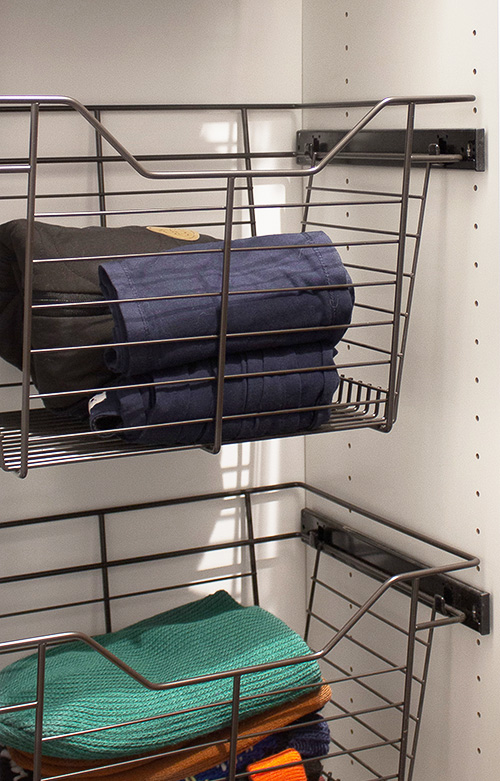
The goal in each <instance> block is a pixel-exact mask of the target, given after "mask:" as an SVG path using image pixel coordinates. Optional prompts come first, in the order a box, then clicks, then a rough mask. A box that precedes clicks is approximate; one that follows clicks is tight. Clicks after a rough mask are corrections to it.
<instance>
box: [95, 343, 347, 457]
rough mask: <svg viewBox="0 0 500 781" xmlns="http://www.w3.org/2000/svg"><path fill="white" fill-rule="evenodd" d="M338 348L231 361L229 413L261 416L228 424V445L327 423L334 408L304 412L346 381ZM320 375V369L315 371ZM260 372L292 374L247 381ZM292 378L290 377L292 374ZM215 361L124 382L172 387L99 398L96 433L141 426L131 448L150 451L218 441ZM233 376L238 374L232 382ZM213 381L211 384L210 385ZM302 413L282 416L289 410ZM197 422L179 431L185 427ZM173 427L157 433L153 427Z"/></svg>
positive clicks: (130, 434) (131, 436)
mask: <svg viewBox="0 0 500 781" xmlns="http://www.w3.org/2000/svg"><path fill="white" fill-rule="evenodd" d="M335 352H336V351H335V350H334V348H332V347H331V346H330V345H325V344H312V345H311V344H309V345H307V344H306V345H298V346H297V347H296V348H281V349H275V350H265V351H262V350H257V351H254V352H250V353H245V354H243V355H235V356H228V358H227V361H226V369H225V375H226V380H225V383H224V415H240V414H243V415H244V414H246V413H262V412H269V411H273V410H276V411H277V414H270V415H265V414H264V415H259V414H254V415H250V416H249V417H247V418H236V419H233V420H226V421H225V422H224V423H223V429H222V434H223V441H226V442H227V441H236V440H240V441H241V440H247V439H253V438H263V437H268V436H275V435H280V434H293V433H296V432H299V431H303V430H309V429H311V428H316V427H318V426H319V425H321V424H322V423H324V422H326V420H327V419H328V415H329V410H328V409H326V410H309V411H307V410H306V409H301V408H307V407H316V406H318V405H327V404H330V403H331V401H332V396H333V394H334V392H335V389H336V388H337V385H338V382H339V377H338V374H337V371H336V369H335V367H334V365H333V356H334V354H335ZM313 369H317V371H313ZM253 372H285V373H277V374H270V375H266V376H256V377H255V376H240V375H248V374H251V373H253ZM286 372H288V373H286ZM215 374H216V362H215V361H203V362H199V363H191V364H188V365H186V366H183V367H180V368H179V369H175V370H174V369H171V370H169V371H164V372H158V373H152V374H149V375H144V376H136V377H131V378H124V384H127V383H132V382H134V383H148V382H149V383H161V382H168V383H171V384H166V385H155V386H150V387H147V386H141V387H134V388H126V387H123V388H120V389H118V390H108V391H107V392H106V394H99V396H97V397H95V398H94V400H92V401H91V403H90V405H89V416H90V425H91V428H92V429H93V430H96V431H98V430H103V429H107V428H119V427H122V426H123V427H129V426H138V427H139V428H138V429H136V430H134V431H124V432H120V436H122V437H123V438H124V439H127V440H128V441H131V442H136V443H140V444H144V445H165V446H174V445H190V444H193V443H197V444H198V443H200V444H201V443H208V442H212V441H213V438H214V424H213V422H212V420H209V421H208V422H207V421H200V422H194V421H196V420H199V419H203V418H213V416H214V414H215V406H216V382H215V380H214V379H213V378H214V376H215ZM230 375H235V377H234V378H233V379H231V377H230ZM210 378H212V379H210ZM287 409H290V410H293V409H299V411H297V412H289V413H282V414H280V411H283V410H287ZM183 420H184V421H193V422H192V423H187V424H185V425H179V421H183ZM165 423H167V424H168V423H173V424H175V425H162V426H159V427H158V428H144V427H145V426H148V425H155V424H165Z"/></svg>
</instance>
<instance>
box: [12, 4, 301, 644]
mask: <svg viewBox="0 0 500 781" xmlns="http://www.w3.org/2000/svg"><path fill="white" fill-rule="evenodd" d="M1 18H2V23H1V25H0V92H1V93H2V94H11V95H12V94H54V95H58V94H59V95H71V96H73V97H75V98H77V99H79V100H81V101H82V102H84V103H85V102H94V103H99V102H101V103H120V102H129V103H130V102H132V103H134V102H139V103H148V102H150V103H155V102H156V103H183V102H184V103H193V102H201V103H213V102H229V103H230V102H238V101H239V102H287V101H288V102H299V101H300V99H301V68H302V62H301V34H302V27H301V0H292V2H289V0H271V2H269V1H268V0H257V2H256V1H255V0H238V1H237V2H233V0H222V1H221V2H217V3H214V2H212V1H211V0H169V2H167V3H166V2H164V1H163V0H143V2H140V3H138V2H136V0H106V2H105V3H99V2H96V0H69V2H61V0H39V1H38V2H36V3H33V2H30V0H6V1H5V2H3V3H2V8H1ZM259 19H261V20H262V21H263V23H262V25H260V26H259V34H258V36H255V35H253V34H252V29H253V25H254V24H255V22H256V20H259ZM285 20H286V24H285ZM269 74H272V78H270V77H269ZM127 142H128V139H127ZM286 143H289V140H288V139H287V142H286ZM166 151H168V150H166ZM183 151H186V150H183ZM187 151H189V150H187ZM194 151H196V150H194ZM23 153H24V154H25V153H26V151H24V152H23ZM0 184H1V182H0ZM13 216H14V215H11V214H9V216H8V217H5V219H11V218H12V217H13ZM15 216H18V217H22V216H23V214H22V213H20V214H17V215H15ZM0 220H1V221H3V219H2V215H1V214H0ZM16 378H17V375H16ZM12 379H14V372H13V370H12V367H8V366H7V365H6V364H3V362H2V366H1V367H0V381H10V380H12ZM303 452H304V451H303V439H302V438H301V437H299V438H295V439H290V440H287V441H284V440H281V441H277V442H267V443H256V444H253V445H248V444H242V445H235V446H227V447H224V448H223V451H222V453H221V455H220V456H211V455H209V454H207V453H203V452H201V451H190V452H180V453H176V454H175V453H174V454H166V455H161V456H145V457H135V458H122V459H118V460H111V461H101V462H95V463H88V464H79V465H74V466H73V465H70V466H65V467H53V468H49V469H41V470H33V471H32V472H30V474H29V476H28V477H27V478H26V479H25V480H19V479H18V478H17V477H15V476H14V475H12V474H5V473H1V474H0V497H1V501H0V515H1V518H2V520H7V519H10V518H21V517H30V516H33V515H41V514H42V515H43V514H50V513H59V512H65V511H70V510H72V509H83V508H88V507H101V506H104V507H107V506H112V505H115V504H120V505H122V504H127V503H133V502H142V501H150V500H151V501H152V500H155V499H161V498H167V497H175V496H182V495H188V494H197V493H203V492H208V491H218V490H226V489H229V490H230V489H232V488H233V487H235V486H238V487H240V486H245V485H251V484H265V483H274V482H280V481H282V480H290V479H296V478H297V476H299V477H301V476H302V474H303ZM285 453H286V457H285V455H284V454H285ZM200 526H201V524H200ZM180 527H181V529H182V524H181V525H180ZM200 531H201V530H200ZM163 532H164V534H165V535H167V536H169V537H170V539H171V538H172V537H174V544H176V543H175V537H176V536H177V537H179V538H181V539H182V531H179V527H177V528H176V524H175V523H173V524H172V523H169V524H168V525H167V526H166V527H165V528H164V529H163ZM120 533H121V536H123V537H124V538H127V537H129V538H130V541H131V545H133V540H134V539H135V535H136V530H134V529H130V530H129V529H128V528H127V525H126V520H125V519H123V520H122V525H121V528H120ZM218 533H219V531H218V530H217V529H206V528H205V527H203V534H204V535H205V536H204V538H203V539H207V538H209V539H212V538H213V539H216V538H217V534H218ZM40 534H41V532H38V531H37V530H36V529H33V531H32V537H31V543H32V545H31V549H30V550H29V551H26V548H23V549H22V550H18V548H17V547H16V544H15V541H14V540H13V541H12V546H13V547H9V545H3V546H2V548H0V570H2V571H4V572H5V568H6V566H7V563H8V561H9V557H10V556H12V555H22V556H27V557H28V559H29V558H32V559H33V561H34V562H36V564H35V565H38V566H40V565H41V562H42V561H43V560H44V559H43V556H44V551H45V550H50V548H51V546H53V545H54V544H56V542H57V544H60V545H61V546H63V547H64V546H66V548H70V549H72V550H73V551H74V555H75V556H76V555H78V551H79V550H85V551H87V549H88V547H89V546H91V545H97V540H92V541H91V542H89V541H88V540H86V539H84V533H83V532H82V535H81V537H80V536H79V535H78V534H75V533H74V532H72V533H71V534H70V533H69V532H68V536H67V538H66V540H65V541H64V542H62V541H61V539H62V537H63V536H64V535H63V530H62V529H60V530H59V531H58V533H57V534H56V539H55V540H52V541H51V540H50V539H47V538H46V536H43V537H42V538H41V539H40V538H39V535H40ZM200 539H201V538H200ZM154 544H155V542H154V540H153V541H151V545H154ZM40 546H41V547H40ZM91 553H92V550H90V551H89V555H91ZM302 555H303V554H302ZM35 565H34V566H35ZM298 567H299V570H300V568H301V567H302V559H301V560H300V561H299V562H298ZM300 587H302V582H300ZM271 592H272V595H274V596H273V597H272V599H271V605H270V608H271V609H272V607H273V603H274V607H275V608H276V609H279V605H278V604H277V603H279V602H280V601H282V602H285V601H286V600H285V597H280V594H283V593H284V590H283V589H280V588H275V587H273V588H272V589H271ZM301 625H302V622H301ZM298 628H299V627H298ZM89 630H92V627H89ZM19 631H20V633H21V632H22V635H24V636H26V634H31V633H33V631H43V629H42V627H41V626H37V627H36V628H35V627H34V625H32V624H30V625H29V626H28V625H26V626H24V627H23V628H22V629H20V630H19ZM93 631H95V627H94V630H93ZM3 639H10V638H3Z"/></svg>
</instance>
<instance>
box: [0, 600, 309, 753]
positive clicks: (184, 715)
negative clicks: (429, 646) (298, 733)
mask: <svg viewBox="0 0 500 781" xmlns="http://www.w3.org/2000/svg"><path fill="white" fill-rule="evenodd" d="M95 640H96V641H97V642H98V643H100V644H101V645H102V646H104V647H105V648H107V649H108V650H109V651H111V652H112V653H114V654H115V655H116V656H117V657H119V658H120V659H121V660H123V661H124V662H126V663H127V664H128V665H130V666H131V667H132V668H134V669H135V670H137V671H138V672H139V673H141V674H142V675H143V676H145V677H146V678H147V679H148V680H150V681H152V682H154V683H166V682H171V681H178V680H184V679H186V678H193V677H196V676H199V675H206V674H211V673H219V672H223V671H225V670H231V669H238V668H241V667H246V666H249V665H258V664H263V663H266V662H274V661H278V660H282V659H291V658H293V657H297V656H302V655H307V654H308V653H310V651H309V648H308V646H307V645H306V644H305V642H304V641H303V640H302V639H301V638H300V637H299V635H297V634H296V633H295V632H293V631H292V630H291V629H290V628H289V627H288V626H287V625H286V624H284V623H283V622H282V621H281V620H280V619H278V618H276V617H275V616H273V615H272V614H270V613H268V612H267V611H265V610H263V609H262V608H259V607H255V606H251V607H242V606H241V605H239V604H238V603H237V602H235V601H234V600H233V599H232V597H230V596H229V594H227V593H226V592H224V591H218V592H217V593H215V594H213V595H212V596H209V597H205V598H204V599H201V600H198V601H196V602H191V603H189V604H187V605H184V606H182V607H179V608H175V609H173V610H169V611H167V612H165V613H161V614H159V615H157V616H153V617H152V618H148V619H146V620H144V621H140V622H139V623H136V624H133V625H131V626H129V627H126V628H124V629H121V630H120V631H118V632H112V633H109V634H106V635H100V636H97V637H96V638H95ZM36 668H37V655H36V654H32V655H30V656H28V657H25V658H23V659H20V660H18V661H16V662H14V663H13V664H11V665H10V666H9V667H6V668H5V669H4V670H2V671H1V672H0V707H5V706H8V705H13V704H18V703H22V702H28V701H33V700H34V699H35V693H36ZM45 681H46V685H45V706H44V719H43V734H44V736H48V735H54V734H59V733H70V732H76V731H78V730H89V729H94V728H97V727H102V726H105V725H107V724H117V723H121V722H129V721H133V720H136V719H147V718H148V717H154V716H158V715H162V714H167V713H171V712H175V711H181V710H182V711H183V712H180V713H177V714H174V715H171V716H167V717H165V718H159V719H158V718H156V719H155V718H153V719H152V720H149V721H141V722H139V723H131V724H127V725H126V726H123V727H119V728H116V729H107V730H103V731H102V732H89V733H86V734H80V735H69V736H66V737H64V738H61V739H59V740H56V741H50V742H47V743H44V746H43V753H44V755H47V756H57V757H68V758H74V759H94V758H96V759H97V758H101V757H102V758H105V757H122V756H123V757H125V756H131V755H134V754H140V753H146V752H150V751H152V750H155V749H156V748H160V747H164V746H169V745H175V744H178V743H181V742H183V741H188V740H192V739H193V738H195V737H198V736H200V735H205V734H207V733H209V732H211V731H214V730H216V729H220V728H221V727H224V726H226V725H228V724H229V723H230V720H231V703H230V702H226V703H224V702H222V703H221V701H224V700H230V699H231V696H232V685H233V679H232V678H231V677H229V678H224V679H218V680H214V681H209V682H206V683H201V684H192V685H189V686H181V687H178V688H172V689H169V690H167V691H151V690H150V689H148V688H145V687H144V686H142V685H141V684H140V683H139V682H137V681H135V680H134V679H133V678H131V677H130V676H129V675H127V674H126V673H124V672H123V671H121V670H120V669H119V668H118V667H116V665H114V664H113V663H111V662H110V661H108V660H107V659H105V658H104V657H103V656H102V655H101V654H99V653H98V652H96V651H95V650H94V649H93V648H91V647H89V646H88V645H87V644H85V643H83V642H80V641H74V642H71V643H66V644H62V645H59V646H56V647H53V648H49V650H48V651H47V661H46V675H45ZM320 682H321V675H320V670H319V666H318V664H317V663H316V662H315V661H306V662H303V663H300V664H292V665H287V666H283V667H277V668H274V669H270V670H264V671H263V672H258V673H252V674H248V675H243V676H242V679H241V697H242V698H245V697H249V696H252V695H260V696H257V697H256V698H255V699H249V700H245V699H243V701H242V702H241V705H240V718H241V719H243V718H248V717H249V716H252V715H254V714H257V713H261V712H263V711H265V710H268V709H269V708H272V707H275V706H277V705H279V704H280V703H283V702H288V701H290V700H292V699H294V698H296V697H299V696H300V695H302V694H304V693H305V692H307V691H308V689H299V690H298V691H295V692H290V691H285V692H283V691H279V690H281V689H286V688H289V687H294V686H301V685H302V686H303V685H307V684H313V685H319V684H320ZM212 703H220V704H217V705H215V706H214V707H203V706H206V705H210V704H212ZM192 708H194V709H196V710H189V709H192ZM200 708H201V709H200ZM0 742H1V743H3V744H4V745H9V746H12V747H13V748H17V749H19V750H24V751H32V750H33V745H34V711H33V710H24V711H19V712H15V713H4V714H1V716H0Z"/></svg>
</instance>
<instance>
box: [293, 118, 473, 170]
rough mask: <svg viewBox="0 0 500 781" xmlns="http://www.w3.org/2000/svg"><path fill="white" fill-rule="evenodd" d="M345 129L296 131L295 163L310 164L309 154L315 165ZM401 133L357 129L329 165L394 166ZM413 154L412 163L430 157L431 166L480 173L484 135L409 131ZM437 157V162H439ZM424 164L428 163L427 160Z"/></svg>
mask: <svg viewBox="0 0 500 781" xmlns="http://www.w3.org/2000/svg"><path fill="white" fill-rule="evenodd" d="M347 132H348V131H347V130H299V131H298V132H297V146H296V154H297V163H299V164H300V165H311V161H312V159H313V154H314V155H315V160H316V162H319V161H321V159H322V158H323V157H324V156H325V155H326V154H327V152H329V151H330V149H333V147H334V146H335V144H337V143H338V142H339V141H341V140H342V138H343V137H344V136H345V135H346V133H347ZM405 135H406V131H405V130H361V131H360V132H359V133H357V134H356V136H354V138H353V139H352V141H350V143H349V144H348V145H347V146H346V147H345V149H344V150H342V152H339V154H338V155H336V156H335V157H334V158H332V160H331V163H357V164H361V165H395V164H398V163H401V161H402V159H403V154H404V147H405ZM413 155H414V163H415V164H417V165H418V164H424V163H425V162H426V161H425V160H419V159H418V157H419V155H425V156H428V155H430V156H432V157H433V158H435V161H434V160H433V161H432V163H433V165H434V164H435V165H442V166H446V168H460V169H470V170H473V171H484V170H485V167H486V163H485V133H484V130H483V129H481V128H472V129H448V130H420V129H415V130H414V131H413ZM443 155H461V157H462V159H461V160H458V161H457V160H455V161H446V159H445V158H443V157H442V156H443ZM440 156H441V160H440ZM427 162H428V161H427Z"/></svg>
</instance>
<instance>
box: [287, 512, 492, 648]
mask: <svg viewBox="0 0 500 781" xmlns="http://www.w3.org/2000/svg"><path fill="white" fill-rule="evenodd" d="M301 519H302V539H303V540H304V542H307V543H308V544H309V545H311V546H312V547H314V548H318V547H320V546H321V547H322V548H323V550H324V551H325V553H328V554H329V555H330V556H333V557H334V558H336V559H338V560H339V561H342V562H343V563H344V564H347V565H348V566H349V567H352V568H354V569H356V570H357V571H359V572H362V573H364V574H365V575H369V576H370V577H372V578H375V579H376V580H379V581H384V580H386V579H387V578H389V577H391V576H392V575H398V574H400V573H402V572H413V571H414V570H419V569H424V568H426V566H427V565H425V564H422V562H419V561H416V560H415V559H411V558H409V557H407V556H405V555H404V554H401V553H400V552H398V551H396V550H394V549H392V548H389V547H388V546H386V545H384V544H382V543H380V542H378V541H377V540H374V539H372V538H371V537H368V536H366V535H364V534H361V533H360V532H358V531H355V530H354V529H351V528H350V527H349V526H346V525H345V524H344V523H341V522H339V521H334V520H332V519H331V518H327V517H326V516H324V515H321V514H320V513H317V512H313V511H311V510H308V509H304V510H302V516H301ZM398 588H399V589H400V590H402V591H405V592H407V591H408V587H407V586H406V587H405V584H400V585H399V587H398ZM419 599H420V601H422V602H423V603H425V604H427V605H431V606H432V605H436V607H437V609H438V610H439V612H443V614H445V615H446V612H445V610H446V608H444V610H440V606H441V603H442V601H444V603H445V605H448V606H449V607H452V608H455V609H456V610H460V611H462V612H463V613H464V614H465V620H464V621H463V623H464V625H465V626H468V627H469V628H470V629H474V630H475V631H476V632H479V634H480V635H487V634H489V632H490V594H489V593H488V592H485V591H481V590H480V589H477V588H474V587H473V586H470V585H468V584H467V583H462V582H461V581H460V580H458V579H457V578H454V577H451V576H450V575H443V574H439V573H438V574H435V575H430V576H428V577H425V578H422V579H421V581H420V595H419Z"/></svg>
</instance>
